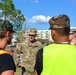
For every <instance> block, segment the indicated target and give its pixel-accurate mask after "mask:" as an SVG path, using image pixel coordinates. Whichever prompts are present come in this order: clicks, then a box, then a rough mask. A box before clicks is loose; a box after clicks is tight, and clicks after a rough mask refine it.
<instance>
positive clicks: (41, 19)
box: [28, 15, 51, 24]
mask: <svg viewBox="0 0 76 75" xmlns="http://www.w3.org/2000/svg"><path fill="white" fill-rule="evenodd" d="M50 18H51V17H50V16H47V17H46V16H44V15H37V16H33V17H32V18H31V19H30V20H28V22H30V23H35V24H47V23H48V20H49V19H50Z"/></svg>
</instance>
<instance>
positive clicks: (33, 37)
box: [28, 35, 36, 42]
mask: <svg viewBox="0 0 76 75" xmlns="http://www.w3.org/2000/svg"><path fill="white" fill-rule="evenodd" d="M35 37H36V35H29V38H28V39H29V41H30V42H33V41H35Z"/></svg>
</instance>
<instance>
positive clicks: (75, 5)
mask: <svg viewBox="0 0 76 75" xmlns="http://www.w3.org/2000/svg"><path fill="white" fill-rule="evenodd" d="M12 1H13V4H14V5H15V8H16V9H19V10H21V12H22V14H24V16H25V18H26V21H25V23H24V24H23V29H24V28H25V27H26V29H29V28H36V29H38V30H48V29H49V23H48V21H49V19H50V18H51V17H53V16H57V15H60V14H66V15H68V16H69V18H70V24H71V27H76V0H12Z"/></svg>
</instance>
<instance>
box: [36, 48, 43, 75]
mask: <svg viewBox="0 0 76 75" xmlns="http://www.w3.org/2000/svg"><path fill="white" fill-rule="evenodd" d="M35 69H36V71H37V73H38V75H40V74H41V72H42V70H43V48H41V49H40V50H39V51H38V52H37V56H36V63H35Z"/></svg>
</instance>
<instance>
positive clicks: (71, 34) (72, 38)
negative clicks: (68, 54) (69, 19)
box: [69, 32, 76, 46]
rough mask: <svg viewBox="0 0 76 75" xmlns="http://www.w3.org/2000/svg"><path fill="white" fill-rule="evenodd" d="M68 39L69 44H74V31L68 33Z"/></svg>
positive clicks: (75, 36) (75, 41)
mask: <svg viewBox="0 0 76 75" xmlns="http://www.w3.org/2000/svg"><path fill="white" fill-rule="evenodd" d="M69 41H70V44H72V45H74V46H76V35H75V32H71V33H70V34H69Z"/></svg>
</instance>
